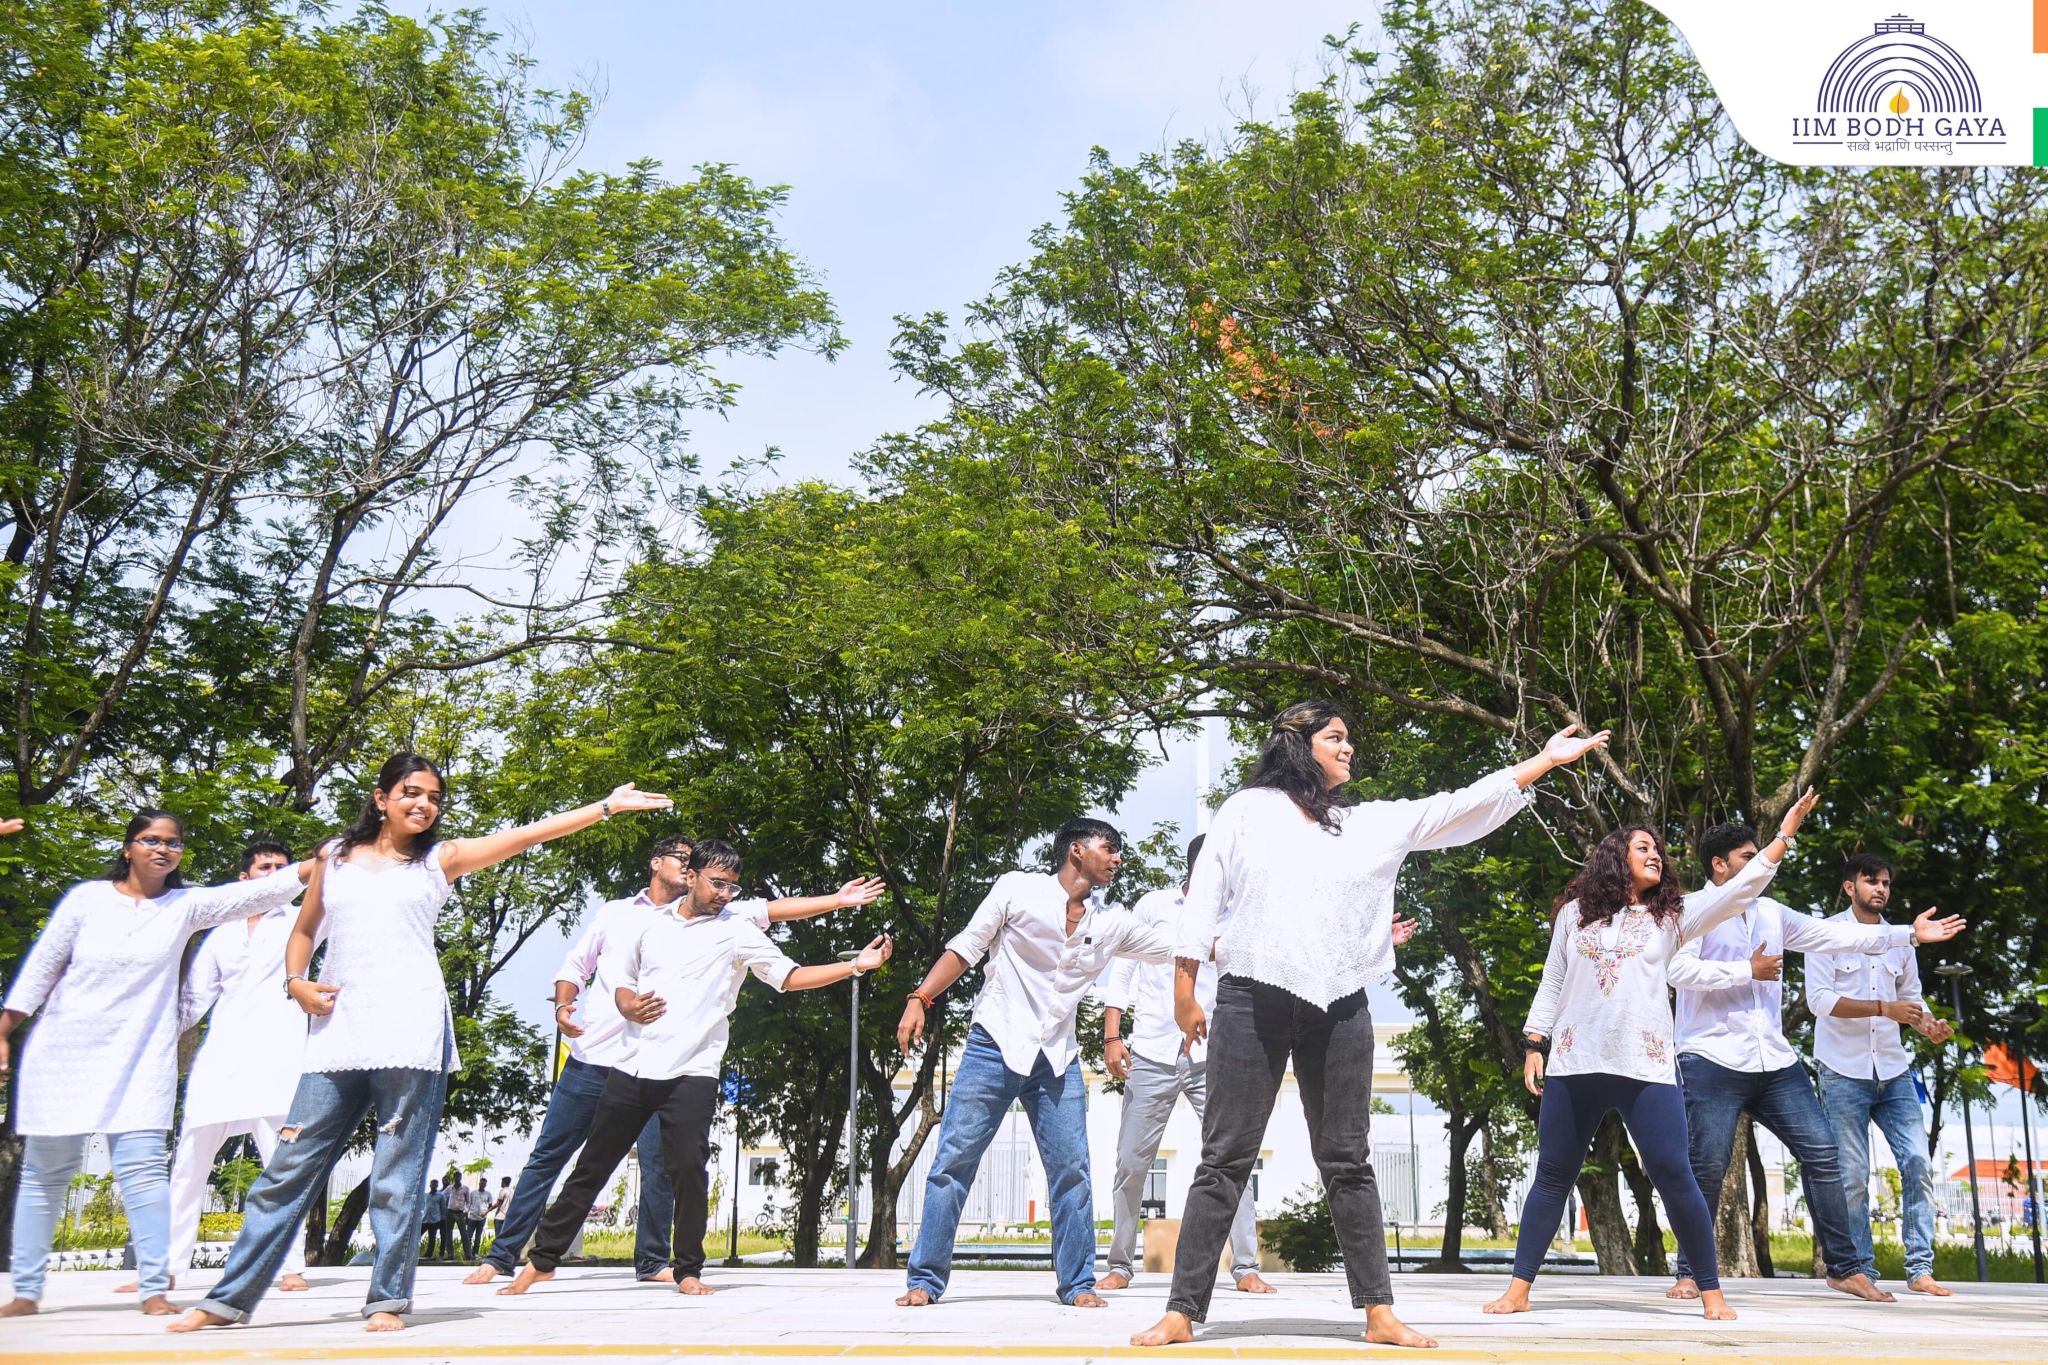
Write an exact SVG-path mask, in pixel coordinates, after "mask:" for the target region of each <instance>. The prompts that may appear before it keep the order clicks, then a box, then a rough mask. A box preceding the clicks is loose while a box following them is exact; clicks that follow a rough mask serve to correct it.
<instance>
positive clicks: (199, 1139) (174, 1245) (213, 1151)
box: [171, 1114, 306, 1275]
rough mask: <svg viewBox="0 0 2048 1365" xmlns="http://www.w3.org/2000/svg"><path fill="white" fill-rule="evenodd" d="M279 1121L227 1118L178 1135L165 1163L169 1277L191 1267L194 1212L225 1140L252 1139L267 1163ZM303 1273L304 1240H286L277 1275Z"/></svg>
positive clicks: (196, 1231) (282, 1118) (202, 1200)
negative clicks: (168, 1180) (175, 1148)
mask: <svg viewBox="0 0 2048 1365" xmlns="http://www.w3.org/2000/svg"><path fill="white" fill-rule="evenodd" d="M284 1122H285V1116H284V1115H283V1114H278V1115H276V1116H275V1117H273V1118H261V1119H231V1120H229V1121H228V1122H226V1123H203V1124H200V1125H198V1126H197V1127H194V1126H192V1125H190V1124H187V1125H186V1127H185V1131H184V1132H182V1133H180V1134H178V1152H177V1155H176V1156H174V1157H173V1158H172V1159H171V1273H172V1274H173V1275H182V1274H184V1273H185V1272H186V1271H188V1270H190V1269H191V1268H192V1248H193V1247H194V1246H196V1245H197V1244H198V1241H199V1211H200V1210H201V1209H202V1208H204V1207H205V1205H206V1184H207V1179H206V1178H207V1177H208V1176H210V1175H212V1174H213V1159H214V1158H215V1157H217V1156H219V1155H220V1149H221V1148H222V1147H223V1146H225V1145H226V1144H227V1141H228V1139H229V1138H237V1137H241V1136H243V1135H244V1134H247V1135H248V1136H250V1137H253V1138H254V1139H255V1140H256V1154H257V1155H258V1156H259V1157H261V1158H262V1159H263V1164H264V1165H266V1166H268V1165H269V1164H270V1154H271V1153H272V1152H274V1151H276V1150H277V1130H278V1129H280V1128H282V1127H284ZM305 1269H306V1239H305V1237H304V1235H303V1234H302V1235H300V1236H297V1237H294V1238H293V1239H292V1249H291V1251H290V1252H288V1253H287V1254H286V1256H285V1258H284V1265H283V1267H282V1268H280V1269H279V1271H278V1274H280V1275H298V1274H303V1273H304V1271H305Z"/></svg>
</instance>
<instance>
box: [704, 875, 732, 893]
mask: <svg viewBox="0 0 2048 1365" xmlns="http://www.w3.org/2000/svg"><path fill="white" fill-rule="evenodd" d="M705 880H706V881H708V882H710V883H711V889H712V890H713V891H717V892H720V893H722V894H724V895H727V896H737V895H738V894H739V893H740V884H739V883H738V882H728V881H724V880H721V879H720V878H717V877H706V878H705Z"/></svg>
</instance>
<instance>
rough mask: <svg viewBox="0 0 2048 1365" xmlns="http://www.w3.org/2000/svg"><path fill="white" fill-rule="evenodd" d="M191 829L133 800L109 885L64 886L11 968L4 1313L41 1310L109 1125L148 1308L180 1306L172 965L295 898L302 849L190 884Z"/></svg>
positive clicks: (308, 867)
mask: <svg viewBox="0 0 2048 1365" xmlns="http://www.w3.org/2000/svg"><path fill="white" fill-rule="evenodd" d="M184 856H185V827H184V825H183V824H182V823H181V822H180V821H179V819H178V817H177V816H175V815H173V814H171V813H170V812H169V811H163V810H143V811H138V812H136V815H135V818H134V819H132V820H130V821H129V822H128V829H127V832H126V833H125V834H123V835H122V837H121V851H120V852H119V853H117V854H115V855H114V862H113V866H111V867H110V868H108V869H107V876H106V879H105V880H103V881H94V882H81V883H80V884H79V885H77V886H74V887H73V888H71V890H69V891H67V892H66V893H65V894H64V898H63V899H62V900H60V901H58V902H57V908H56V909H55V910H54V911H52V912H51V914H50V920H49V923H48V924H46V925H44V926H43V932H42V933H41V934H40V935H38V936H37V938H36V942H35V946H34V947H33V948H31V949H30V950H29V955H28V958H27V960H26V961H24V962H23V963H22V964H21V970H20V971H19V972H17V973H16V974H15V978H14V984H13V987H12V988H11V989H10V990H9V991H8V993H7V1004H6V1009H5V1010H4V1012H0V1076H4V1075H6V1072H7V1066H8V1040H9V1036H10V1035H11V1034H12V1033H13V1032H14V1030H15V1029H16V1028H17V1027H19V1026H20V1024H21V1022H22V1020H24V1019H26V1018H28V1017H29V1016H30V1015H31V1014H34V1013H36V1011H37V1010H41V1011H42V1018H41V1019H40V1020H38V1021H37V1024H36V1027H35V1032H34V1033H33V1034H32V1035H31V1037H30V1039H29V1043H28V1047H27V1050H26V1052H25V1054H24V1056H23V1057H22V1065H21V1091H20V1096H19V1098H18V1100H17V1101H16V1106H15V1110H14V1126H15V1131H17V1132H19V1133H20V1134H21V1135H22V1137H23V1138H24V1139H25V1140H26V1141H25V1143H24V1146H23V1149H22V1163H21V1183H20V1185H19V1186H18V1187H17V1189H16V1192H15V1197H14V1261H13V1266H14V1299H13V1301H12V1302H11V1303H8V1304H7V1305H5V1306H4V1307H0V1317H21V1316H23V1315H25V1314H28V1313H33V1312H35V1311H36V1305H37V1303H38V1302H39V1301H40V1300H41V1299H42V1297H43V1272H44V1270H45V1268H46V1267H47V1265H48V1262H49V1259H50V1241H51V1238H52V1237H53V1236H54V1235H55V1233H56V1228H57V1222H58V1220H59V1219H60V1218H61V1217H63V1214H64V1204H65V1200H66V1198H67V1197H68V1195H69V1194H70V1190H71V1178H72V1177H73V1176H75V1175H77V1174H78V1168H79V1166H80V1164H81V1163H82V1162H83V1161H84V1159H85V1143H86V1139H87V1138H88V1137H90V1136H91V1135H92V1134H94V1133H105V1134H106V1135H107V1145H108V1147H109V1148H110V1149H111V1152H112V1155H113V1161H114V1178H115V1180H116V1181H117V1182H119V1184H120V1187H121V1202H122V1203H123V1204H124V1205H125V1206H126V1207H127V1210H128V1226H129V1235H130V1236H131V1238H132V1239H133V1240H134V1243H135V1265H136V1271H137V1275H136V1293H137V1294H138V1295H139V1296H140V1298H141V1300H142V1311H143V1312H145V1313H148V1314H151V1315H153V1316H154V1315H161V1314H169V1313H174V1312H176V1311H177V1310H176V1309H175V1308H174V1307H172V1305H171V1301H170V1300H169V1299H168V1298H167V1297H165V1295H166V1294H167V1293H168V1291H169V1289H170V1286H171V1277H170V1241H171V1206H170V1180H169V1171H168V1168H167V1164H166V1162H165V1155H164V1154H165V1148H166V1146H167V1144H168V1140H169V1137H170V1129H171V1112H172V1110H173V1108H174V1107H175V1106H176V1103H177V1095H178V966H179V963H180V962H181V960H182V959H183V957H184V952H185V944H186V943H187V942H188V941H189V940H190V939H191V937H192V935H194V934H196V933H200V932H202V931H204V930H207V929H211V928H212V927H213V926H214V925H216V924H227V923H230V922H232V921H234V920H237V919H241V918H243V917H244V916H247V915H260V914H262V913H263V912H265V911H267V910H270V909H272V908H274V907H277V906H281V905H284V904H286V903H288V902H289V901H291V900H292V898H293V897H295V896H297V895H298V894H299V891H300V889H301V888H302V887H303V885H304V884H305V880H306V877H307V875H308V874H309V873H310V872H311V871H312V867H313V865H312V863H311V862H310V861H308V862H304V863H296V864H292V865H289V866H287V867H285V868H283V869H281V870H279V871H277V872H274V873H272V874H270V875H269V876H267V877H261V878H257V879H254V880H250V881H237V882H228V883H226V884H225V885H222V886H187V885H185V882H184V879H183V878H182V877H180V876H179V875H178V864H179V863H180V862H181V861H182V860H183V859H184Z"/></svg>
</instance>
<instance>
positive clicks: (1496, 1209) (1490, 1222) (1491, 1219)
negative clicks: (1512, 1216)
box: [1479, 1123, 1512, 1242]
mask: <svg viewBox="0 0 2048 1365" xmlns="http://www.w3.org/2000/svg"><path fill="white" fill-rule="evenodd" d="M1479 1184H1480V1189H1479V1202H1480V1204H1481V1205H1482V1207H1484V1209H1485V1211H1486V1232H1487V1235H1488V1236H1490V1237H1492V1238H1493V1239H1494V1240H1495V1241H1497V1242H1504V1241H1506V1240H1507V1239H1508V1235H1509V1233H1510V1232H1511V1231H1512V1229H1511V1228H1510V1227H1509V1226H1508V1211H1507V1206H1506V1205H1505V1204H1504V1203H1503V1202H1502V1201H1501V1197H1500V1166H1499V1164H1498V1163H1497V1162H1496V1160H1495V1159H1494V1155H1493V1126H1492V1125H1491V1124H1484V1123H1482V1124H1481V1125H1480V1126H1479Z"/></svg>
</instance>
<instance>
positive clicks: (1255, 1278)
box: [1095, 1270, 1280, 1294]
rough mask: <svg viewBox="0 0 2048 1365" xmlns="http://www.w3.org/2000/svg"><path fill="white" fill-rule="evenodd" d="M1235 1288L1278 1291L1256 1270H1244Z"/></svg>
mask: <svg viewBox="0 0 2048 1365" xmlns="http://www.w3.org/2000/svg"><path fill="white" fill-rule="evenodd" d="M1095 1287H1096V1288H1097V1289H1100V1288H1101V1287H1102V1286H1101V1285H1097V1286H1095ZM1237 1288H1238V1292H1239V1293H1241V1294H1277V1293H1279V1292H1280V1291H1279V1290H1277V1289H1275V1288H1274V1287H1273V1286H1272V1285H1270V1284H1267V1283H1266V1282H1265V1280H1263V1279H1261V1278H1260V1276H1259V1272H1258V1271H1256V1270H1250V1271H1246V1272H1245V1277H1244V1278H1243V1279H1241V1280H1239V1281H1238V1282H1237Z"/></svg>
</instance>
